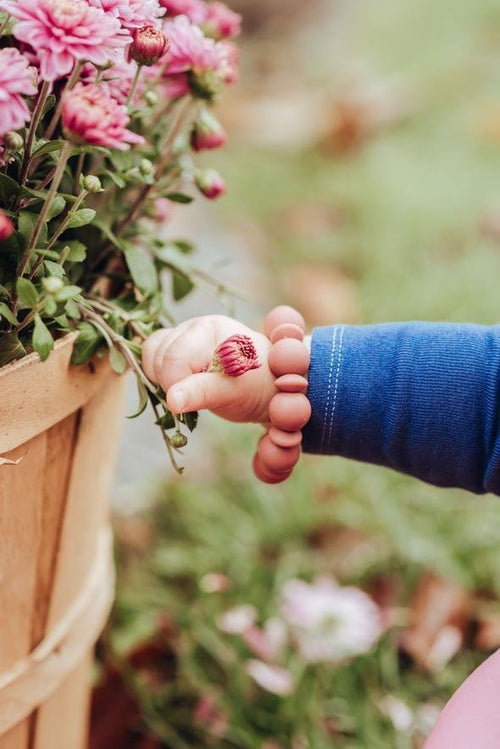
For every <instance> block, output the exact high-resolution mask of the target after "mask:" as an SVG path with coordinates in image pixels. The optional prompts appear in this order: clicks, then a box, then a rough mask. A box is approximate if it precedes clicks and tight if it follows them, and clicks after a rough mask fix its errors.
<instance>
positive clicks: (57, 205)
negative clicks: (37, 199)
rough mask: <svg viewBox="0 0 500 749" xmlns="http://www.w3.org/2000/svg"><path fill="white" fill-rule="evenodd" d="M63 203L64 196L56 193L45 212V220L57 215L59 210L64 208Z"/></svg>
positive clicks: (64, 202) (64, 203)
mask: <svg viewBox="0 0 500 749" xmlns="http://www.w3.org/2000/svg"><path fill="white" fill-rule="evenodd" d="M65 205H66V201H65V200H64V198H63V197H62V196H61V195H56V196H55V198H54V199H53V201H52V203H51V204H50V208H49V210H48V213H47V221H50V220H51V219H53V218H55V217H56V216H59V214H60V213H61V211H63V210H64V207H65Z"/></svg>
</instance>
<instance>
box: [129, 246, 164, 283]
mask: <svg viewBox="0 0 500 749" xmlns="http://www.w3.org/2000/svg"><path fill="white" fill-rule="evenodd" d="M125 260H126V261H127V265H128V268H129V271H130V274H131V276H132V279H133V281H134V283H135V285H136V286H137V288H138V289H140V291H142V293H143V294H154V293H155V292H156V291H158V288H159V284H158V273H157V271H156V268H155V265H154V262H153V260H152V259H151V256H150V255H149V253H148V252H147V251H146V250H144V249H143V248H142V247H135V246H133V245H129V246H128V247H126V248H125Z"/></svg>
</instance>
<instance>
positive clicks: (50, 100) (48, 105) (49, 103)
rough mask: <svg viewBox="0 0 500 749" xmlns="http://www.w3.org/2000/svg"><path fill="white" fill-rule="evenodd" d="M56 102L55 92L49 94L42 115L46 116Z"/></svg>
mask: <svg viewBox="0 0 500 749" xmlns="http://www.w3.org/2000/svg"><path fill="white" fill-rule="evenodd" d="M55 103H56V97H55V95H54V94H49V96H47V99H46V100H45V104H44V107H43V112H42V117H45V115H46V114H47V112H50V110H51V109H52V108H53V107H54V106H55ZM62 142H63V141H61V143H62Z"/></svg>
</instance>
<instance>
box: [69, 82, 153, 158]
mask: <svg viewBox="0 0 500 749" xmlns="http://www.w3.org/2000/svg"><path fill="white" fill-rule="evenodd" d="M129 121H130V118H129V116H128V114H127V108H126V107H125V106H123V105H122V104H118V102H117V101H115V100H114V99H112V98H111V97H110V96H109V95H108V94H107V93H106V91H104V90H103V89H101V88H98V87H96V86H85V85H84V84H83V83H77V85H76V86H75V88H74V89H73V90H72V91H67V92H65V93H64V94H63V108H62V123H63V128H64V132H65V134H66V136H67V137H68V139H69V140H71V141H73V142H74V143H90V144H92V145H96V146H105V147H108V148H117V149H119V150H120V151H124V150H126V149H127V148H129V147H130V145H134V144H139V143H144V138H142V136H140V135H137V133H133V132H132V131H131V130H127V125H128V123H129Z"/></svg>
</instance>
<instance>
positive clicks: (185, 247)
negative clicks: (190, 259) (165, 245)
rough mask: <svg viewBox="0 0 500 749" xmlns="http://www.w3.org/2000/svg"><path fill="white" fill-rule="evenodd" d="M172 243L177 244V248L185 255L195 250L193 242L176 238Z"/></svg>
mask: <svg viewBox="0 0 500 749" xmlns="http://www.w3.org/2000/svg"><path fill="white" fill-rule="evenodd" d="M172 244H173V245H175V247H177V249H178V250H180V251H181V252H182V253H183V254H184V255H189V253H191V252H193V251H194V245H193V244H191V242H185V241H184V240H182V239H176V240H175V242H172Z"/></svg>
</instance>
